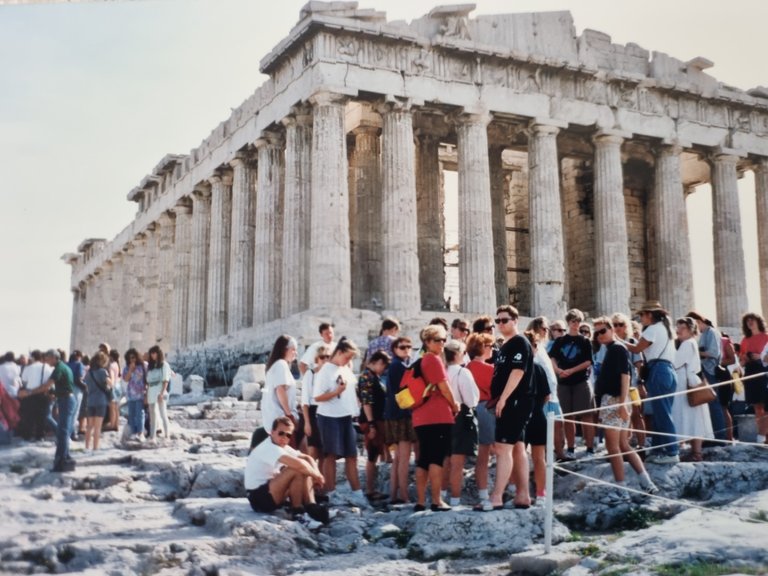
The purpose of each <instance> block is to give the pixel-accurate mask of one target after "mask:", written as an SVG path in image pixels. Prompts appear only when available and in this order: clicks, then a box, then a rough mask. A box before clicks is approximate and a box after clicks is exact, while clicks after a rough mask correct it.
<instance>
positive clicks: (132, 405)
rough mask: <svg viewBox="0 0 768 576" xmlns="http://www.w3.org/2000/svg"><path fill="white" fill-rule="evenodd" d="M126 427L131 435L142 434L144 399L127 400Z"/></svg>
mask: <svg viewBox="0 0 768 576" xmlns="http://www.w3.org/2000/svg"><path fill="white" fill-rule="evenodd" d="M128 426H129V427H130V429H131V434H141V433H142V432H144V399H143V398H139V399H138V400H128Z"/></svg>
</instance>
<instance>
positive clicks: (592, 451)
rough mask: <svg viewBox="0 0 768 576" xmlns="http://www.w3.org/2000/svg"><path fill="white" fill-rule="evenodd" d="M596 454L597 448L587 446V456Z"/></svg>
mask: <svg viewBox="0 0 768 576" xmlns="http://www.w3.org/2000/svg"><path fill="white" fill-rule="evenodd" d="M594 455H595V449H594V448H587V456H594Z"/></svg>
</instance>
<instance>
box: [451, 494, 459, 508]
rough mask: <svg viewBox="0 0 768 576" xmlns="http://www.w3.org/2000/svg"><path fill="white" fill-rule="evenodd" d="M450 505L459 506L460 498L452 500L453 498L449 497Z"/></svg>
mask: <svg viewBox="0 0 768 576" xmlns="http://www.w3.org/2000/svg"><path fill="white" fill-rule="evenodd" d="M450 504H451V506H458V505H459V504H461V498H454V497H453V496H451V500H450Z"/></svg>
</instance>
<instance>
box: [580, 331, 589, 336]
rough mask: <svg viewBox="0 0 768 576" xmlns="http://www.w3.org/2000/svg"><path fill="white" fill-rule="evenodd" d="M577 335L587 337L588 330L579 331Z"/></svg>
mask: <svg viewBox="0 0 768 576" xmlns="http://www.w3.org/2000/svg"><path fill="white" fill-rule="evenodd" d="M579 334H581V335H582V336H589V330H579Z"/></svg>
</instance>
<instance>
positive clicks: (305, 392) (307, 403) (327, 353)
mask: <svg viewBox="0 0 768 576" xmlns="http://www.w3.org/2000/svg"><path fill="white" fill-rule="evenodd" d="M331 352H333V350H332V349H331V347H330V346H328V345H327V344H322V345H321V346H318V347H317V353H316V354H315V356H314V357H313V358H312V360H311V362H312V364H311V366H313V367H312V368H309V369H308V370H307V371H306V372H304V376H303V377H302V378H301V415H302V417H303V418H302V419H303V424H304V437H305V438H306V439H307V452H308V453H309V455H310V456H312V458H314V459H315V460H317V461H318V463H319V465H320V468H321V469H322V467H323V460H322V459H323V442H322V441H321V439H320V430H319V429H318V427H317V402H315V394H314V389H315V374H317V372H319V371H320V369H321V368H322V367H323V365H324V364H325V363H326V362H327V361H328V359H329V358H330V357H331Z"/></svg>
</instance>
